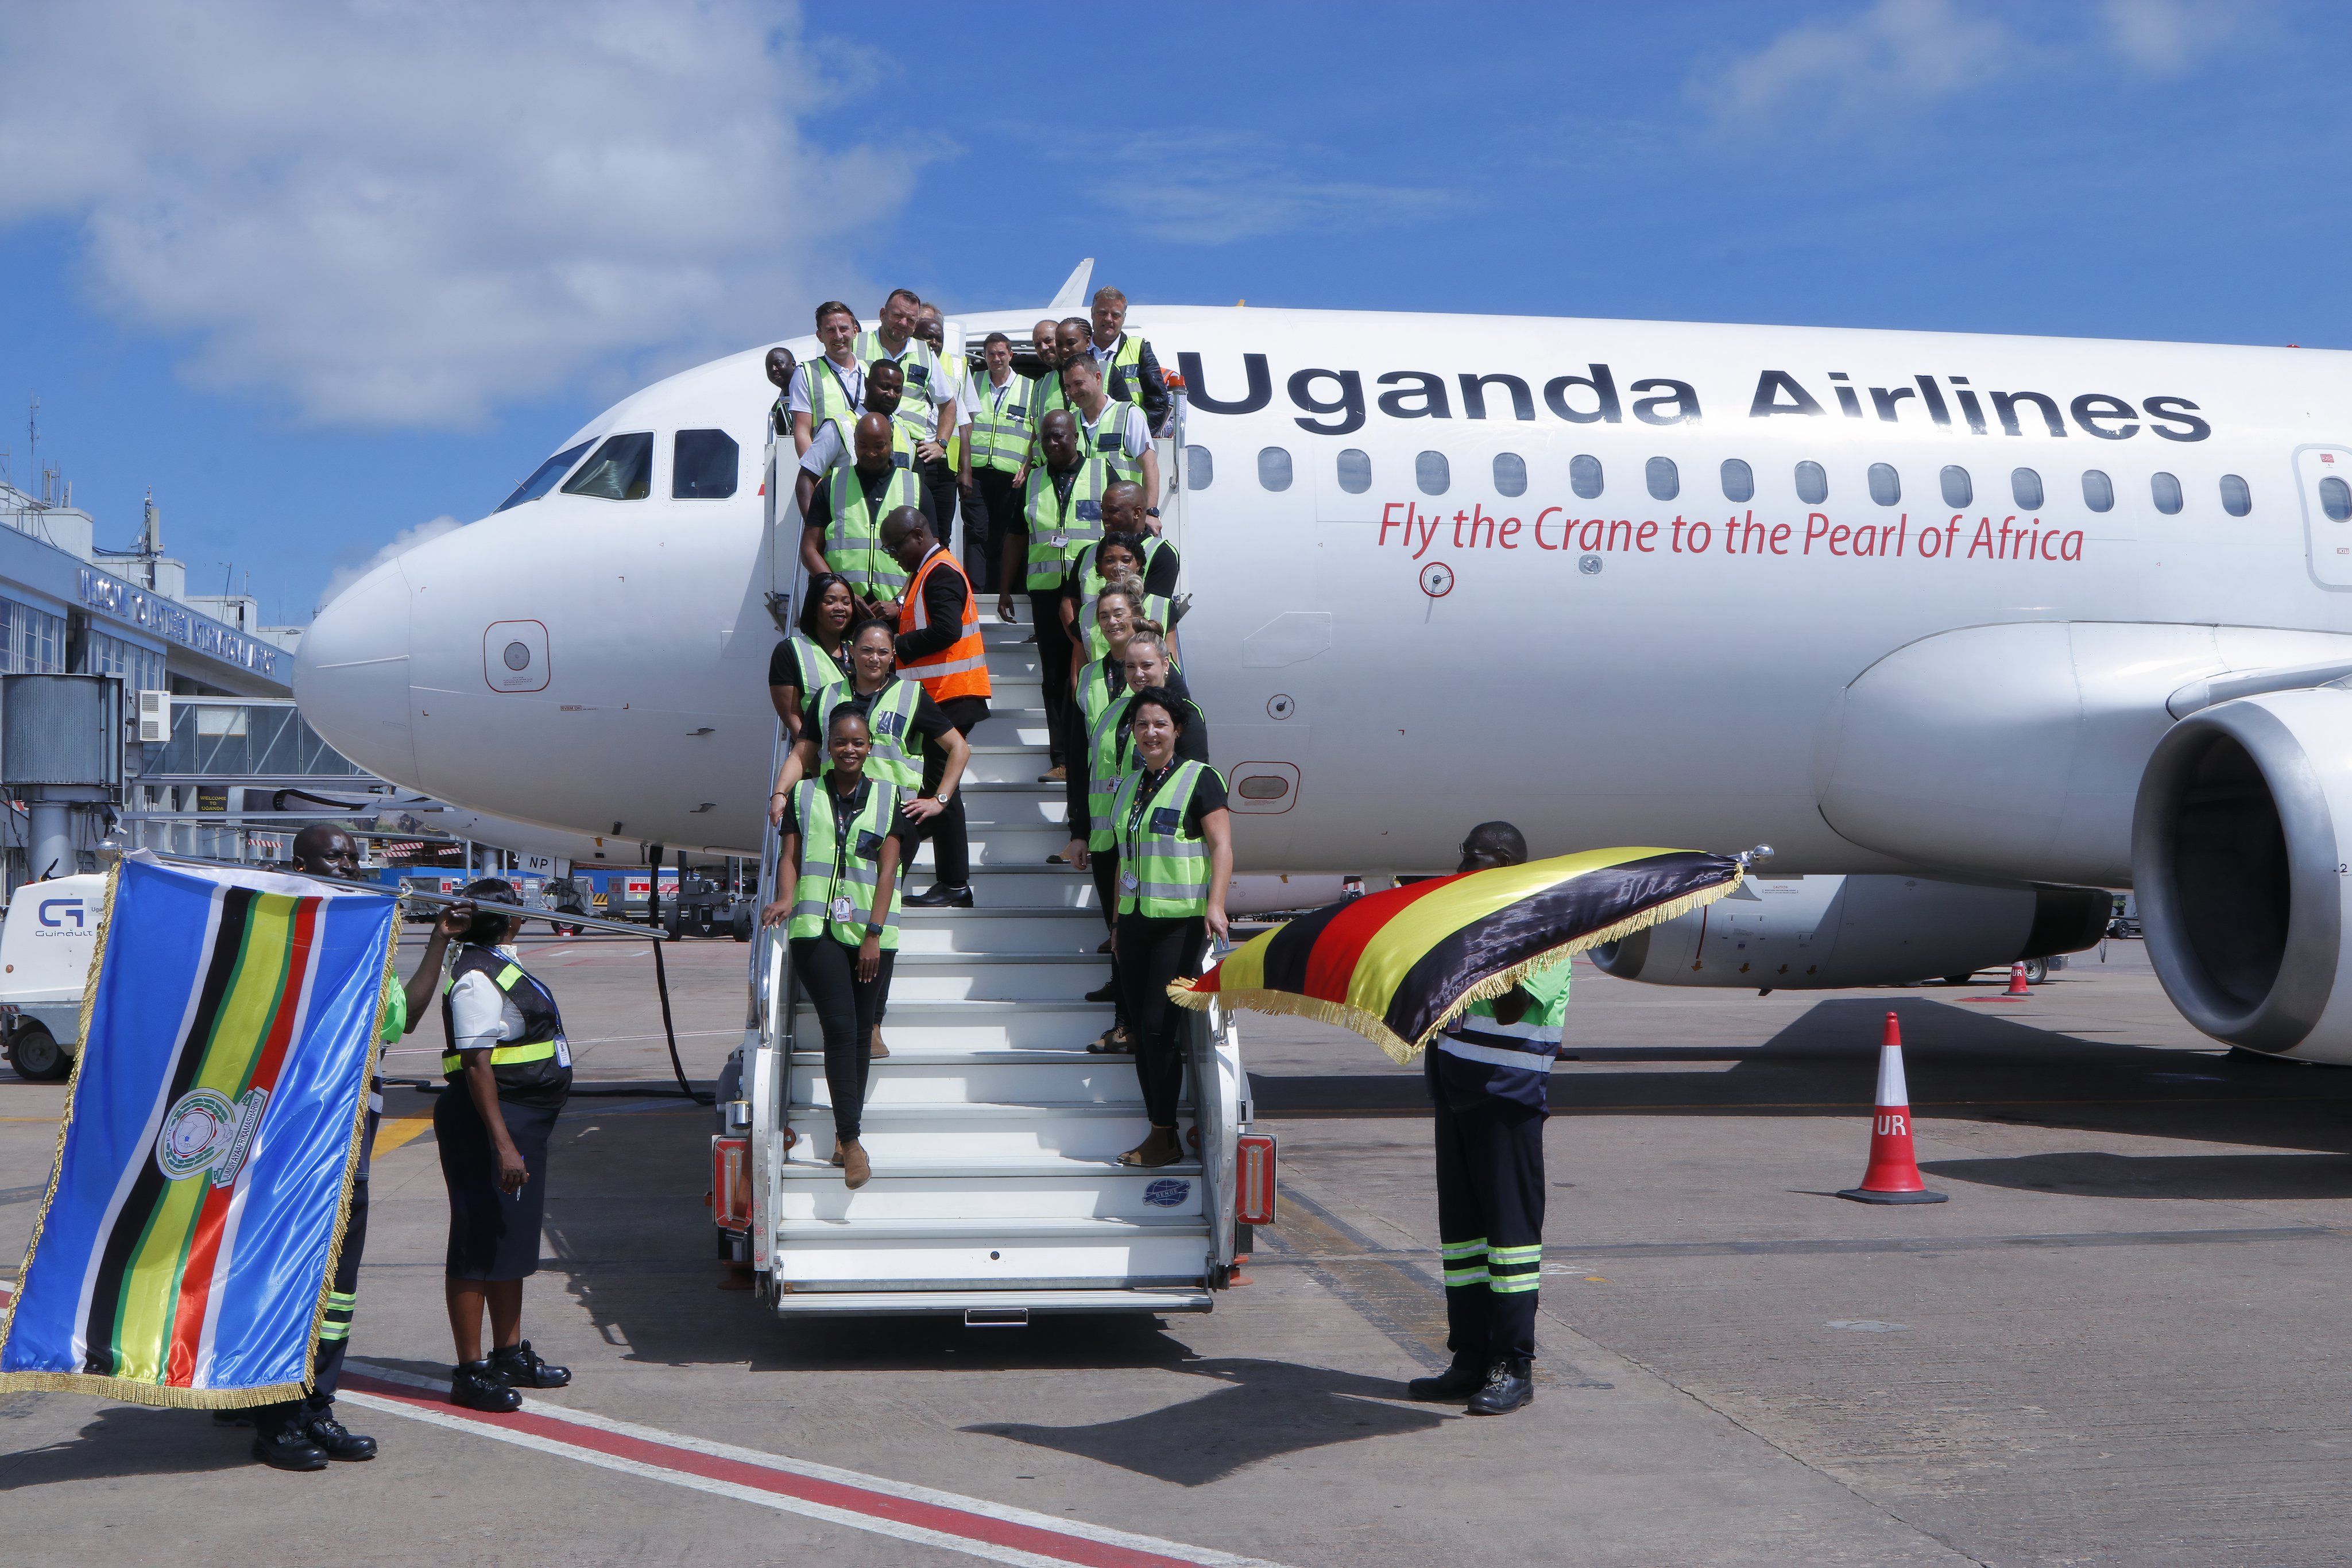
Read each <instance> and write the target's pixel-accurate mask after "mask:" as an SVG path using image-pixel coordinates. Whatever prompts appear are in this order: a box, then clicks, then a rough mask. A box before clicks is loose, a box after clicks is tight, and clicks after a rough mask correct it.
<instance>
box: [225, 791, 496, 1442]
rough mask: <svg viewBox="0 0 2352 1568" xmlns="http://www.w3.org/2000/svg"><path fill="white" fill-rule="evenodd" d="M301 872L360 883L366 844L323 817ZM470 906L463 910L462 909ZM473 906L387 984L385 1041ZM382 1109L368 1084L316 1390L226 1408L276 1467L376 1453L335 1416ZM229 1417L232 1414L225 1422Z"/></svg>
mask: <svg viewBox="0 0 2352 1568" xmlns="http://www.w3.org/2000/svg"><path fill="white" fill-rule="evenodd" d="M293 869H294V870H295V871H296V872H297V873H307V874H310V875H312V876H327V877H333V878H335V879H336V880H338V881H341V882H356V881H358V880H359V874H360V848H359V845H358V843H357V842H356V841H353V839H352V836H351V834H349V833H347V832H345V831H343V830H342V829H341V828H338V827H335V826H334V825H332V824H331V823H327V822H317V823H313V824H312V825H311V826H310V827H307V828H305V829H303V830H302V831H300V832H299V833H297V834H295V835H294V867H293ZM461 910H462V911H463V914H462V915H460V913H459V912H460V911H461ZM473 918H474V912H473V909H472V908H471V907H470V906H468V905H464V904H460V905H458V906H457V908H454V909H451V910H448V911H446V912H445V913H444V914H443V915H442V916H441V918H440V919H438V920H436V922H434V925H433V938H432V940H431V941H429V942H427V943H426V944H425V959H424V962H422V963H420V964H418V965H417V966H416V973H415V974H414V975H412V976H410V977H409V979H408V983H407V984H406V985H405V986H403V985H400V984H397V983H394V982H387V983H386V984H385V986H384V988H383V1026H382V1029H381V1030H380V1031H379V1035H378V1038H379V1039H380V1040H383V1041H384V1042H387V1043H388V1042H390V1041H392V1040H398V1039H399V1038H400V1037H401V1036H402V1035H404V1034H405V1033H407V1032H408V1031H409V1030H412V1029H414V1028H415V1027H416V1025H415V1020H416V1019H421V1018H423V1017H424V1016H425V1009H427V1008H430V1007H431V1006H432V1005H433V993H434V991H435V990H436V988H438V987H439V985H440V982H441V957H442V955H443V953H444V952H445V951H446V949H447V947H448V946H449V938H450V937H451V936H455V935H457V934H460V933H462V932H464V931H465V929H466V928H467V925H471V924H472V922H473ZM382 1116H383V1079H382V1078H381V1077H379V1078H376V1079H374V1080H373V1081H372V1082H370V1083H369V1085H368V1113H367V1125H366V1127H365V1129H364V1130H363V1131H362V1134H361V1139H362V1141H361V1144H360V1169H359V1178H358V1180H356V1181H355V1182H353V1183H352V1206H351V1213H350V1215H349V1217H348V1218H346V1219H345V1220H344V1222H343V1244H342V1246H341V1249H339V1250H338V1251H337V1252H336V1254H335V1266H334V1283H333V1285H332V1286H331V1288H330V1290H329V1291H328V1295H327V1321H326V1325H325V1326H324V1327H323V1328H321V1329H320V1332H319V1353H318V1358H317V1360H316V1362H315V1363H314V1365H313V1371H312V1374H311V1379H310V1393H309V1394H307V1395H306V1396H303V1397H302V1398H299V1399H289V1400H287V1401H285V1402H284V1403H283V1404H278V1405H264V1406H258V1407H257V1408H255V1409H253V1410H250V1411H245V1410H238V1411H226V1410H224V1411H222V1412H220V1415H219V1416H216V1417H215V1419H216V1420H220V1422H221V1424H222V1425H224V1426H236V1425H239V1424H241V1423H242V1422H243V1421H244V1420H245V1419H246V1418H247V1417H248V1416H249V1417H250V1418H251V1420H252V1422H253V1427H254V1437H253V1457H254V1458H257V1459H259V1460H260V1461H261V1462H262V1463H263V1464H265V1465H268V1466H269V1467H270V1468H272V1469H280V1470H319V1469H326V1467H327V1464H328V1461H330V1460H332V1459H343V1460H347V1461H349V1460H360V1459H372V1458H375V1450H376V1443H375V1439H374V1438H373V1437H361V1436H359V1435H358V1434H357V1433H355V1432H352V1431H349V1430H346V1429H345V1427H344V1426H343V1424H342V1423H341V1421H338V1420H336V1419H335V1389H336V1386H337V1385H338V1383H339V1382H340V1380H341V1376H342V1370H343V1353H344V1351H345V1349H346V1348H347V1347H348V1346H349V1345H350V1343H351V1333H352V1312H353V1310H354V1309H355V1308H356V1307H357V1305H358V1301H359V1288H360V1255H361V1254H362V1252H364V1251H365V1250H366V1249H367V1219H368V1166H369V1164H370V1162H371V1159H372V1157H373V1155H374V1153H375V1129H376V1123H377V1121H378V1120H379V1119H380V1118H381V1117H382ZM223 1417H226V1419H222V1418H223Z"/></svg>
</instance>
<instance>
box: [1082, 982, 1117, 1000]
mask: <svg viewBox="0 0 2352 1568" xmlns="http://www.w3.org/2000/svg"><path fill="white" fill-rule="evenodd" d="M1087 1000H1088V1001H1090V1002H1115V1001H1117V1000H1118V981H1117V980H1105V981H1104V982H1103V983H1102V984H1101V985H1099V986H1097V987H1096V988H1094V989H1093V990H1091V991H1088V992H1087Z"/></svg>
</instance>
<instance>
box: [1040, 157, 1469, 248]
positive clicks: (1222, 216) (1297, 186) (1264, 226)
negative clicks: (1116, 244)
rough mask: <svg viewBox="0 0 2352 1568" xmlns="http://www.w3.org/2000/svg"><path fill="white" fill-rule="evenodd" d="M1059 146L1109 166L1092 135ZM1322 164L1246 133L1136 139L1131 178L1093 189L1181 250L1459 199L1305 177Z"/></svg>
mask: <svg viewBox="0 0 2352 1568" xmlns="http://www.w3.org/2000/svg"><path fill="white" fill-rule="evenodd" d="M1056 145H1057V147H1058V148H1059V150H1060V151H1062V152H1063V153H1064V154H1065V156H1066V158H1067V159H1068V160H1069V161H1070V162H1074V163H1082V164H1084V165H1086V166H1087V167H1088V168H1101V167H1104V166H1105V164H1104V160H1103V152H1102V149H1101V148H1100V147H1098V146H1096V145H1094V144H1092V143H1089V142H1087V141H1086V140H1085V139H1083V138H1081V139H1079V140H1077V141H1068V142H1059V143H1057V144H1056ZM1316 158H1317V150H1315V149H1313V148H1306V147H1300V146H1298V145H1297V144H1295V143H1291V142H1277V141H1271V140H1268V139H1265V138H1262V137H1258V136H1254V135H1250V134H1247V133H1244V132H1233V131H1206V132H1200V133H1196V134H1192V135H1181V134H1180V135H1177V136H1174V137H1170V136H1168V135H1164V134H1159V133H1155V134H1152V135H1150V136H1143V137H1138V138H1136V139H1135V140H1134V141H1131V142H1130V143H1129V145H1128V146H1127V147H1126V148H1124V149H1123V150H1121V151H1120V152H1118V155H1117V156H1115V157H1114V158H1112V159H1111V160H1110V164H1111V165H1112V166H1115V167H1117V168H1118V169H1119V170H1121V171H1122V174H1123V177H1122V178H1120V179H1118V180H1116V181H1103V182H1097V183H1095V185H1094V186H1093V187H1092V189H1093V192H1094V194H1095V196H1096V198H1097V200H1099V201H1100V202H1102V203H1103V204H1104V205H1106V206H1108V207H1110V208H1111V209H1112V210H1113V211H1115V212H1117V213H1118V214H1121V215H1122V216H1123V217H1125V218H1127V219H1128V220H1129V221H1130V222H1132V223H1134V224H1135V225H1136V226H1137V229H1138V231H1139V233H1141V234H1142V235H1145V236H1146V237H1148V238H1151V239H1157V240H1162V241H1167V242H1170V243H1173V244H1180V245H1223V244H1226V243H1228V242H1230V241H1234V240H1239V239H1250V238H1255V237H1257V236H1259V235H1270V234H1287V233H1292V232H1296V231H1301V230H1311V231H1324V232H1329V231H1334V230H1338V231H1349V230H1360V229H1366V228H1376V227H1379V226H1381V225H1386V224H1390V223H1395V222H1400V221H1418V220H1421V219H1424V218H1429V217H1433V216H1435V215H1437V214H1441V213H1443V212H1444V211H1446V210H1448V209H1450V208H1452V207H1453V206H1454V205H1455V204H1456V202H1457V201H1458V200H1459V198H1458V197H1456V196H1455V195H1454V193H1451V192H1447V191H1440V190H1433V189H1429V188H1426V187H1422V186H1413V185H1382V184H1376V183H1370V182H1367V181H1359V180H1318V179H1316V178H1315V177H1313V175H1312V174H1310V173H1305V172H1301V168H1302V165H1307V164H1311V163H1312V162H1315V161H1316Z"/></svg>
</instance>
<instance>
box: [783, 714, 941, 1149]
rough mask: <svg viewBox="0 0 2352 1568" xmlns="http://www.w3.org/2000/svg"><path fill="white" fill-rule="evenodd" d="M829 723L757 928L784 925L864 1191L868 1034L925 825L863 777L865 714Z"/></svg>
mask: <svg viewBox="0 0 2352 1568" xmlns="http://www.w3.org/2000/svg"><path fill="white" fill-rule="evenodd" d="M824 727H825V753H826V758H827V759H828V761H829V762H830V763H831V767H829V768H827V769H826V770H825V771H824V774H823V775H821V776H820V777H818V778H814V779H803V780H801V781H800V782H799V783H798V784H796V785H794V786H793V789H792V791H791V795H790V798H789V799H788V800H786V801H785V802H784V805H783V810H782V824H781V825H782V831H783V840H784V841H783V850H782V853H781V854H780V855H779V856H778V857H777V861H776V882H777V887H776V899H775V902H774V903H772V904H769V905H768V906H767V907H766V908H765V909H763V910H761V912H760V924H761V925H777V924H779V923H785V924H784V936H785V940H786V942H787V944H788V945H789V946H790V947H791V948H792V954H793V968H794V969H795V970H796V971H797V972H798V973H799V975H800V979H801V986H802V988H803V989H804V990H806V991H807V993H808V998H809V1003H810V1005H811V1006H812V1007H814V1009H816V1016H817V1022H818V1024H819V1026H820V1027H821V1028H822V1029H823V1030H824V1082H825V1089H826V1091H827V1092H828V1093H829V1094H830V1096H831V1098H832V1100H833V1155H832V1159H833V1163H834V1164H835V1165H836V1166H840V1167H841V1174H842V1181H843V1185H845V1186H851V1187H860V1186H865V1185H866V1179H867V1178H868V1177H869V1176H872V1175H873V1174H874V1167H873V1163H872V1161H871V1160H869V1159H868V1158H867V1156H866V1149H865V1146H864V1145H861V1144H860V1143H859V1142H858V1133H859V1130H860V1129H859V1113H861V1112H862V1111H863V1110H864V1109H865V1106H866V1042H867V1040H869V1039H871V1038H872V1036H873V1034H874V1030H875V1025H876V1020H877V1018H878V1016H879V1014H880V1012H881V1008H882V1003H883V999H884V998H887V996H888V995H889V993H890V967H891V960H892V959H893V958H895V957H896V956H898V909H899V898H898V867H899V866H900V865H901V864H902V863H903V862H906V861H908V860H910V859H912V858H913V856H914V852H915V836H916V827H915V824H914V823H913V822H912V821H908V817H907V813H906V810H905V807H904V805H903V803H902V802H903V799H904V798H903V797H902V796H901V794H900V793H899V791H898V788H897V787H896V786H895V785H893V784H891V783H889V782H888V781H887V780H885V779H869V778H867V777H866V757H867V755H868V754H869V753H870V752H871V751H872V750H873V747H874V741H873V735H872V732H871V731H870V730H869V729H868V728H867V727H866V715H865V714H864V713H862V712H860V711H859V710H858V709H856V707H852V706H841V707H838V708H836V709H835V710H834V712H833V713H832V714H831V715H830V716H828V717H826V719H825V720H824Z"/></svg>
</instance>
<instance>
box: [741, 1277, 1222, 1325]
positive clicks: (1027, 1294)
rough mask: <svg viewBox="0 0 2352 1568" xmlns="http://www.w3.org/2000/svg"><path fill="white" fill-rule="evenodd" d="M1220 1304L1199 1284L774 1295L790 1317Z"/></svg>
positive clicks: (1026, 1314) (1197, 1308) (1175, 1308)
mask: <svg viewBox="0 0 2352 1568" xmlns="http://www.w3.org/2000/svg"><path fill="white" fill-rule="evenodd" d="M1215 1304H1216V1301H1215V1298H1214V1297H1213V1296H1212V1295H1211V1294H1210V1292H1209V1291H1205V1290H1201V1289H1198V1288H1196V1287H1192V1288H1188V1287H1170V1288H1166V1289H1155V1290H1123V1289H1120V1288H1119V1287H1118V1286H1116V1285H1113V1286H1107V1287H1097V1288H1095V1289H1091V1290H952V1291H951V1290H938V1289H933V1290H911V1291H812V1290H802V1291H786V1292H785V1293H784V1294H783V1295H782V1296H779V1297H778V1298H777V1299H776V1303H775V1307H776V1311H777V1312H779V1313H782V1314H783V1315H785V1316H788V1317H832V1316H835V1315H840V1316H849V1317H872V1316H877V1315H881V1314H885V1313H897V1312H904V1313H908V1314H910V1315H911V1314H916V1313H923V1312H950V1313H952V1312H962V1313H965V1314H967V1319H968V1320H969V1314H971V1313H976V1312H985V1313H1000V1314H1003V1313H1017V1314H1019V1317H1020V1319H1021V1320H1022V1321H1025V1320H1027V1319H1028V1318H1030V1317H1033V1316H1034V1317H1049V1316H1055V1315H1058V1314H1065V1313H1070V1312H1151V1313H1160V1312H1207V1311H1209V1310H1210V1309H1211V1308H1212V1307H1213V1306H1214V1305H1215Z"/></svg>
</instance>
